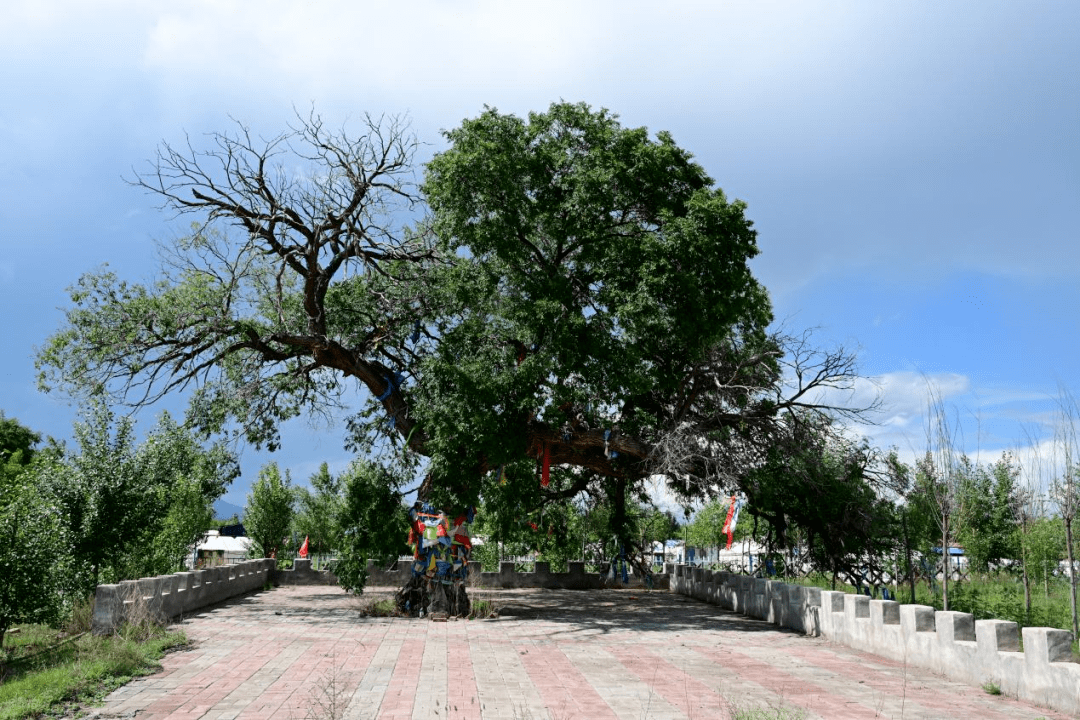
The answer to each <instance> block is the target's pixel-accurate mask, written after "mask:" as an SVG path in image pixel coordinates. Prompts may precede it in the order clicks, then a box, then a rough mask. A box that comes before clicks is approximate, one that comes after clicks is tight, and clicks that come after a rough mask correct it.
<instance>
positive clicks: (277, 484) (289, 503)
mask: <svg viewBox="0 0 1080 720" xmlns="http://www.w3.org/2000/svg"><path fill="white" fill-rule="evenodd" d="M295 499H296V495H295V493H294V492H293V488H292V480H291V478H290V477H289V473H288V471H286V472H285V477H284V478H283V477H282V476H281V470H279V469H278V466H277V463H273V462H272V463H269V464H268V465H264V466H263V468H262V469H261V470H259V478H258V480H256V481H255V482H254V484H252V486H251V492H249V493H248V495H247V504H246V505H245V506H244V529H245V530H246V531H247V534H248V537H250V538H251V555H252V557H260V558H262V557H279V556H281V555H282V551H283V550H284V548H285V542H286V540H287V538H288V535H289V531H290V530H291V529H292V520H293V513H294V502H295ZM282 559H284V558H282Z"/></svg>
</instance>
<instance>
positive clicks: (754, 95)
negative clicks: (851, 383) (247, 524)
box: [0, 0, 1080, 505]
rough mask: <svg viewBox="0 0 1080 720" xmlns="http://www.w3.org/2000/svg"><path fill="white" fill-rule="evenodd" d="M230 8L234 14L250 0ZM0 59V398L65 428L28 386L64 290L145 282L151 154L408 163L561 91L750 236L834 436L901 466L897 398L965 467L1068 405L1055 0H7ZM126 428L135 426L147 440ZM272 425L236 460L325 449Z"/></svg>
mask: <svg viewBox="0 0 1080 720" xmlns="http://www.w3.org/2000/svg"><path fill="white" fill-rule="evenodd" d="M256 8H257V9H256ZM4 15H5V17H4V23H3V25H2V26H0V32H2V33H3V37H2V42H0V87H2V88H3V89H4V90H3V92H4V100H3V102H2V103H0V138H2V141H0V310H2V317H3V326H4V329H5V332H4V337H5V340H6V348H5V350H6V351H5V352H4V353H2V354H0V409H3V410H4V412H5V413H6V414H7V415H8V416H13V417H16V418H18V419H19V420H20V421H22V422H23V423H25V424H27V425H29V426H30V427H32V428H34V429H36V430H38V431H40V432H43V433H45V434H49V435H54V436H56V437H68V436H69V435H70V432H71V423H72V420H73V418H74V417H75V415H76V408H74V407H72V406H70V405H68V404H67V403H66V402H65V401H64V400H63V399H62V398H58V397H51V396H43V395H41V394H39V393H38V392H37V391H36V389H35V383H34V369H33V360H32V356H33V352H34V348H35V347H37V346H40V345H42V344H43V343H44V342H45V340H46V338H47V337H48V336H49V335H50V334H51V333H53V332H55V331H56V330H57V329H58V327H59V324H60V322H61V319H62V313H61V311H60V310H59V308H60V307H62V306H64V304H65V302H66V294H65V288H67V287H68V286H69V285H71V284H72V283H74V282H75V280H76V279H77V278H78V277H79V275H80V274H81V273H83V272H85V271H88V270H91V269H93V268H95V267H97V266H99V265H100V264H102V263H105V262H108V263H109V265H110V267H111V268H112V269H113V270H114V271H115V272H117V273H118V274H119V275H120V276H121V277H124V278H126V279H129V280H132V281H146V280H149V279H151V278H152V277H153V274H154V268H155V262H154V259H155V258H154V243H153V241H154V240H155V239H160V240H167V239H168V238H169V237H173V236H175V235H177V234H179V233H182V232H183V230H184V225H183V223H182V222H181V223H177V222H175V221H174V220H173V219H172V218H171V217H169V216H168V215H166V214H163V213H161V212H159V211H158V210H156V209H155V206H154V200H153V198H151V197H148V196H146V195H144V194H142V193H140V192H139V191H137V190H135V189H133V188H131V187H129V186H128V185H126V184H125V182H124V181H123V178H124V177H130V176H131V173H132V169H133V168H135V169H138V168H140V167H144V166H145V163H146V161H147V159H148V158H150V157H152V156H153V154H154V152H155V149H156V147H157V145H158V143H159V142H160V141H162V140H165V141H169V142H173V143H177V142H182V141H183V139H184V135H185V133H187V134H189V135H191V136H192V137H197V136H198V135H200V134H201V133H205V132H210V131H214V130H222V129H225V128H227V126H228V125H229V123H230V119H229V118H230V117H232V118H236V119H238V120H240V121H243V122H244V123H246V124H249V125H250V126H251V127H252V129H253V130H255V131H257V132H261V133H263V134H265V135H273V134H276V133H277V132H279V131H280V130H281V129H283V128H284V126H285V123H286V122H287V121H288V119H289V118H290V116H291V115H292V114H293V108H294V107H296V108H299V109H301V110H303V111H306V110H307V109H308V108H311V107H312V106H313V107H314V108H315V109H316V110H317V111H318V112H319V113H320V114H322V115H323V116H324V118H326V119H327V120H328V121H330V124H339V123H341V122H344V121H346V120H347V118H348V117H350V116H351V117H356V116H359V115H361V114H362V113H364V112H371V113H374V114H380V113H388V114H395V113H408V114H409V115H410V116H411V118H412V123H413V128H414V129H415V131H416V132H417V134H418V135H419V137H420V138H421V139H422V140H423V141H425V142H426V143H428V145H427V146H426V147H425V151H424V152H425V153H426V154H427V155H428V156H430V154H431V153H433V152H437V151H438V150H439V149H440V148H441V147H442V140H441V137H440V135H439V132H438V131H439V130H440V129H442V128H452V127H455V126H456V125H457V124H458V123H459V122H460V121H461V120H462V119H463V118H465V117H472V116H475V115H476V114H478V113H479V112H480V111H481V110H482V109H483V106H484V105H491V106H494V107H497V108H498V109H500V110H502V111H504V112H514V113H517V114H524V113H527V112H528V111H530V110H543V109H545V108H546V107H547V106H548V105H549V104H550V103H551V102H553V101H558V100H560V99H562V100H568V101H579V100H583V101H585V102H588V103H590V104H591V105H593V106H595V107H607V108H609V109H611V110H612V111H614V112H617V113H618V114H619V115H620V116H621V118H622V121H623V123H624V124H625V125H629V126H641V125H644V126H647V127H648V128H649V129H650V130H653V131H658V130H668V131H670V132H671V133H672V134H673V135H674V137H675V139H676V141H677V142H678V143H679V144H680V145H682V146H683V147H685V148H687V149H688V150H690V151H691V152H693V153H694V154H695V155H696V157H697V159H698V161H699V162H700V163H701V164H702V165H703V166H704V167H705V168H706V169H707V170H708V171H709V173H710V174H711V175H712V176H713V177H714V178H715V179H716V180H717V183H718V184H719V185H720V186H721V187H723V188H724V189H725V191H726V192H727V194H728V195H729V197H736V198H740V199H743V200H745V201H746V202H747V203H748V205H749V209H748V214H749V216H750V217H751V218H752V219H753V220H754V222H755V224H756V227H757V229H758V231H759V238H758V241H759V246H760V248H761V250H762V253H761V255H760V256H759V257H758V258H756V259H755V260H754V261H753V267H754V270H755V272H756V274H757V275H758V277H759V279H760V280H761V281H762V282H763V283H764V284H765V285H766V286H767V287H768V288H769V290H770V292H771V294H772V298H773V302H774V306H775V311H776V315H777V317H778V318H779V319H782V320H784V321H785V322H786V324H787V326H788V327H789V328H791V329H793V330H801V329H803V328H806V327H816V328H818V330H817V332H816V337H817V338H818V339H819V341H820V342H821V343H822V344H834V343H835V344H842V345H844V346H846V347H851V348H857V349H859V351H860V359H861V367H862V370H863V372H864V373H865V374H866V375H867V376H868V377H870V378H871V379H872V380H873V382H872V383H871V382H869V381H867V382H865V383H860V385H859V387H858V388H857V391H856V397H855V400H856V401H857V400H859V399H860V398H863V397H868V396H869V394H870V393H871V392H873V391H875V390H877V391H880V392H881V393H882V394H883V399H884V401H885V403H886V409H885V411H884V412H883V413H882V415H881V416H880V417H879V424H878V425H877V426H874V427H868V428H861V429H860V432H863V433H865V434H867V435H869V436H870V437H871V438H872V439H873V441H874V442H876V443H878V444H879V445H881V446H884V447H888V446H893V445H895V446H897V447H898V448H900V450H901V454H902V455H905V456H906V457H911V456H913V455H914V454H915V453H916V452H918V451H919V449H920V448H921V447H922V445H923V444H924V443H925V439H924V426H925V425H924V418H923V415H924V411H925V405H926V385H927V383H928V382H929V383H932V384H933V385H934V386H935V387H937V388H938V392H939V393H940V394H941V396H942V397H943V399H944V400H945V402H946V403H947V404H948V406H949V408H950V412H953V413H954V417H955V419H956V421H957V422H958V423H961V424H962V425H963V441H964V445H965V449H967V450H968V452H970V453H972V454H973V455H974V454H977V455H978V456H979V457H981V458H983V459H992V458H994V457H996V456H997V455H998V454H1000V452H1001V451H1003V450H1011V449H1018V450H1020V451H1021V455H1023V454H1024V452H1025V451H1024V449H1023V448H1024V446H1026V445H1027V444H1028V438H1029V437H1031V438H1039V437H1041V438H1044V439H1045V438H1046V437H1048V436H1049V434H1052V429H1051V426H1050V425H1048V424H1047V423H1048V420H1049V418H1050V417H1051V415H1052V411H1053V408H1054V398H1055V397H1056V396H1057V395H1058V393H1059V388H1062V387H1064V388H1068V389H1069V390H1071V391H1072V392H1074V393H1080V371H1078V369H1077V351H1078V349H1080V340H1078V338H1080V332H1078V331H1080V320H1078V319H1077V314H1076V313H1077V311H1078V307H1077V300H1078V299H1080V72H1078V69H1080V3H1072V2H1065V1H1056V2H1051V1H1045V2H1040V1H1026V2H1020V1H1011V2H997V1H995V0H974V1H968V2H964V1H954V2H949V3H941V2H919V1H912V2H905V3H852V2H844V3H841V2H815V3H807V2H801V1H792V2H767V1H762V0H747V1H745V2H715V0H713V1H711V2H680V3H672V4H670V6H669V7H666V8H664V9H663V10H660V9H659V7H658V6H657V5H656V4H655V3H638V2H628V1H626V0H623V1H622V2H618V3H614V2H586V3H582V2H562V1H552V0H549V1H548V2H546V3H544V4H543V5H537V6H532V5H530V4H526V3H505V2H494V1H492V2H485V1H476V2H466V1H461V2H445V1H444V2H434V1H431V2H426V1H420V2H404V3H378V4H376V3H357V2H348V1H343V2H337V1H326V0H303V1H301V0H294V1H293V2H285V1H279V0H264V1H263V2H260V3H258V4H257V6H256V5H252V4H251V3H241V2H227V1H224V0H213V1H210V0H208V1H206V2H170V3H167V4H163V3H142V2H124V1H122V0H112V1H99V2H94V3H76V2H73V1H72V2H50V1H49V0H30V1H26V2H24V1H23V0H9V2H8V3H6V4H5V13H4ZM153 416H154V410H153V409H151V410H150V411H149V412H146V411H144V412H142V413H140V415H139V416H138V421H139V427H140V428H141V429H143V430H145V429H148V428H149V426H151V425H152V423H153ZM342 435H343V431H342V428H341V427H340V426H339V427H337V428H330V429H321V430H313V429H311V428H309V427H307V426H306V425H305V424H304V423H303V422H302V421H301V422H295V423H293V425H292V426H291V427H289V428H288V429H287V432H286V434H285V442H286V444H285V448H284V449H283V450H282V451H281V452H279V453H277V454H276V455H275V456H267V455H266V454H260V453H256V452H253V451H251V450H247V451H245V452H244V455H243V466H244V477H242V478H241V479H240V480H238V481H237V482H236V484H235V485H234V486H233V488H232V489H231V491H230V492H229V494H228V495H227V499H228V500H230V501H232V502H234V503H236V504H240V505H242V504H243V501H244V496H245V493H246V492H247V489H248V486H249V484H250V482H251V480H252V479H253V478H254V477H255V475H256V474H257V471H258V468H259V466H260V465H261V464H262V463H264V462H266V461H267V460H268V459H271V457H272V458H273V459H277V460H278V461H279V463H281V464H282V465H283V466H284V467H287V468H291V469H292V472H293V475H294V477H295V478H297V479H300V480H303V479H304V478H306V477H307V476H308V475H309V474H310V473H311V472H313V471H314V469H315V468H316V467H317V466H318V464H319V463H320V462H321V461H323V460H326V461H329V462H331V464H332V465H333V466H335V467H341V466H343V465H344V464H345V463H346V462H347V459H348V456H347V454H346V453H345V451H344V450H343V449H342V447H341V437H342Z"/></svg>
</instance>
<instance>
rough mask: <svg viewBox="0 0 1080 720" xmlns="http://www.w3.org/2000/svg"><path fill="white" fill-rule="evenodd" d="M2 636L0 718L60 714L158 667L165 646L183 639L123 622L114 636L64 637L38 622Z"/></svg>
mask: <svg viewBox="0 0 1080 720" xmlns="http://www.w3.org/2000/svg"><path fill="white" fill-rule="evenodd" d="M20 631H21V632H19V633H18V634H16V635H12V636H10V641H9V638H5V639H4V648H3V650H4V654H3V661H2V662H0V677H2V683H0V720H21V719H22V718H36V717H40V716H43V715H54V716H56V715H61V714H64V713H65V712H67V711H69V710H71V709H72V706H75V705H78V704H84V703H94V702H97V701H100V699H102V698H104V697H105V695H107V694H108V693H110V692H111V691H113V690H115V689H116V688H118V687H120V686H121V685H123V684H125V683H127V682H128V681H130V680H131V679H132V678H135V677H138V676H140V675H148V674H150V673H152V672H154V671H155V670H157V669H158V668H159V667H160V665H159V664H158V662H157V661H158V660H159V659H160V658H161V656H162V655H163V654H164V653H165V651H166V650H169V649H171V648H175V647H179V646H182V645H184V644H185V643H186V641H187V640H186V638H185V636H184V634H183V633H178V632H169V631H166V630H165V629H164V628H159V629H158V630H157V631H156V632H148V631H147V629H146V628H140V627H135V626H125V627H124V628H121V630H120V632H118V633H117V634H116V635H110V636H104V637H100V636H96V635H93V634H90V633H85V634H80V635H75V636H68V635H67V634H66V633H63V632H58V631H57V630H54V629H51V628H48V627H44V626H40V625H29V626H23V627H21V628H20Z"/></svg>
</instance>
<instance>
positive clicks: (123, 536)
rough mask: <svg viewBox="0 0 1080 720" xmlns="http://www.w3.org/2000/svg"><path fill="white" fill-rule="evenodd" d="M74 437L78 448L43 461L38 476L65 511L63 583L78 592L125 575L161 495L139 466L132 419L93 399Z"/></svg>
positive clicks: (72, 592) (71, 591)
mask: <svg viewBox="0 0 1080 720" xmlns="http://www.w3.org/2000/svg"><path fill="white" fill-rule="evenodd" d="M75 441H76V444H77V446H78V450H77V452H75V453H72V454H69V455H67V456H65V457H62V458H59V459H56V460H54V461H53V462H50V463H48V464H47V465H46V466H43V467H42V468H41V470H40V472H39V474H38V477H39V484H40V485H41V486H42V487H44V488H46V491H47V492H48V493H49V494H50V495H51V497H52V498H53V499H54V501H55V502H56V503H57V505H58V507H59V509H60V511H61V517H62V518H63V521H64V532H63V537H64V540H65V544H66V553H65V556H66V557H65V560H66V562H65V568H64V575H65V584H66V588H65V589H66V591H67V593H68V594H69V595H70V596H71V597H73V598H79V597H83V596H86V595H89V594H91V593H92V592H93V590H94V587H95V586H96V585H97V584H98V583H99V582H100V581H102V580H105V581H116V580H119V579H121V578H122V577H123V572H122V571H123V565H124V560H125V557H126V556H127V555H128V553H129V552H130V551H131V550H133V549H134V548H135V547H137V544H138V540H139V533H138V532H137V531H138V530H139V529H142V528H146V527H148V526H150V525H151V524H152V523H153V522H154V520H155V519H156V517H155V515H156V512H157V505H156V504H155V500H156V499H157V497H156V493H155V488H154V487H153V485H152V484H151V483H150V482H149V481H148V480H147V479H146V478H144V477H143V476H141V475H140V473H139V472H138V467H137V463H136V460H135V445H134V429H133V425H132V423H131V421H130V420H128V419H126V418H120V419H117V418H116V417H115V416H114V415H113V413H112V412H111V411H110V410H109V409H108V408H106V407H105V406H104V405H102V404H100V403H94V404H93V405H91V406H90V407H89V408H88V409H87V410H86V411H85V412H84V414H83V419H82V420H81V421H80V422H77V423H76V424H75Z"/></svg>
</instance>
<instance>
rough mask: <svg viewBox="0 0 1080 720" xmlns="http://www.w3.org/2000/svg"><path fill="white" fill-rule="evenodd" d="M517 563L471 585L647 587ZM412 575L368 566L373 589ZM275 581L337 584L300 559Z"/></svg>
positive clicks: (660, 580)
mask: <svg viewBox="0 0 1080 720" xmlns="http://www.w3.org/2000/svg"><path fill="white" fill-rule="evenodd" d="M514 565H515V564H514V563H512V562H504V563H501V564H500V566H499V572H479V570H480V566H479V565H477V564H473V565H470V566H469V567H470V569H471V572H470V575H469V583H470V584H472V585H476V586H479V587H489V588H551V589H564V590H595V589H598V588H602V587H635V588H641V587H643V583H642V581H641V578H639V577H636V576H631V577H630V583H629V584H628V585H623V583H622V581H621V580H617V581H616V582H614V583H611V582H609V581H607V580H606V578H605V577H604V576H603V575H599V574H597V573H586V572H585V563H584V562H581V561H571V562H570V563H568V572H564V573H553V572H551V563H548V562H544V561H541V560H538V561H537V562H536V564H535V567H536V570H535V571H534V572H517V571H515V569H514ZM411 576H412V566H411V565H410V564H409V563H398V569H397V570H382V569H380V568H378V567H376V566H375V563H374V562H373V561H372V562H369V563H368V583H367V584H368V585H369V586H371V587H404V585H405V583H406V582H407V581H408V579H409V578H410V577H411ZM274 582H276V583H277V584H279V585H335V584H337V578H336V577H334V575H333V573H330V572H329V571H326V570H312V569H311V561H310V560H306V559H301V558H297V559H296V560H294V561H293V568H292V570H277V571H276V572H275V573H274ZM653 587H654V588H656V589H657V590H666V589H667V588H668V578H667V575H661V574H656V575H654V576H653Z"/></svg>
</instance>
